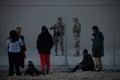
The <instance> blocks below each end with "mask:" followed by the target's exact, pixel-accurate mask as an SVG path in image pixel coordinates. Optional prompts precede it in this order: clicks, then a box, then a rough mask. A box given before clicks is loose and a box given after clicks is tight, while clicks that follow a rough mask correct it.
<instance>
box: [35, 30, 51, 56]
mask: <svg viewBox="0 0 120 80" xmlns="http://www.w3.org/2000/svg"><path fill="white" fill-rule="evenodd" d="M52 46H53V39H52V36H51V35H50V33H49V32H48V30H43V31H42V32H41V33H40V34H39V36H38V38H37V49H38V52H39V53H45V54H50V49H51V48H52Z"/></svg>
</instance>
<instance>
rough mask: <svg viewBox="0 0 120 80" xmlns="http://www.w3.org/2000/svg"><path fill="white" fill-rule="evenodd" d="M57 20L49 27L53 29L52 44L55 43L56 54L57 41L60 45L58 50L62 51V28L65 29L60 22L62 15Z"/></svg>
mask: <svg viewBox="0 0 120 80" xmlns="http://www.w3.org/2000/svg"><path fill="white" fill-rule="evenodd" d="M58 20H59V21H58V22H57V23H56V24H54V25H53V26H52V27H51V28H50V29H51V30H54V34H53V38H54V45H55V52H56V55H58V53H57V51H58V43H59V45H60V50H61V52H62V55H64V54H63V52H64V45H63V40H64V38H63V37H64V30H65V25H64V23H63V22H62V17H59V18H58Z"/></svg>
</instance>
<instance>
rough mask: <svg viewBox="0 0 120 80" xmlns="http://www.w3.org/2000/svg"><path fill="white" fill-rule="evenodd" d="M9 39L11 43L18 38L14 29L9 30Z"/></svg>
mask: <svg viewBox="0 0 120 80" xmlns="http://www.w3.org/2000/svg"><path fill="white" fill-rule="evenodd" d="M10 39H11V41H12V42H13V43H14V42H16V41H18V40H19V37H18V35H17V32H16V31H15V30H12V31H10Z"/></svg>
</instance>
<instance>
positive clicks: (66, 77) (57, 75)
mask: <svg viewBox="0 0 120 80" xmlns="http://www.w3.org/2000/svg"><path fill="white" fill-rule="evenodd" d="M0 80H120V71H119V70H104V71H100V72H96V71H85V72H83V71H81V70H78V71H76V72H74V73H68V72H67V71H65V70H63V69H60V68H57V69H55V70H54V71H52V72H51V73H50V74H48V75H45V76H43V75H39V76H30V75H25V76H24V75H23V76H8V70H0Z"/></svg>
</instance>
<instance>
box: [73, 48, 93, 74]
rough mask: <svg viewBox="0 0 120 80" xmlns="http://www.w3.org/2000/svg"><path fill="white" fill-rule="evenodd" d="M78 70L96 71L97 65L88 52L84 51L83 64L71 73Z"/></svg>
mask: <svg viewBox="0 0 120 80" xmlns="http://www.w3.org/2000/svg"><path fill="white" fill-rule="evenodd" d="M78 69H82V71H94V70H95V65H94V61H93V59H92V56H91V55H90V54H88V50H87V49H84V51H83V60H82V62H81V63H79V64H78V65H76V67H75V68H74V69H73V70H72V71H71V72H76V71H77V70H78Z"/></svg>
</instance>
